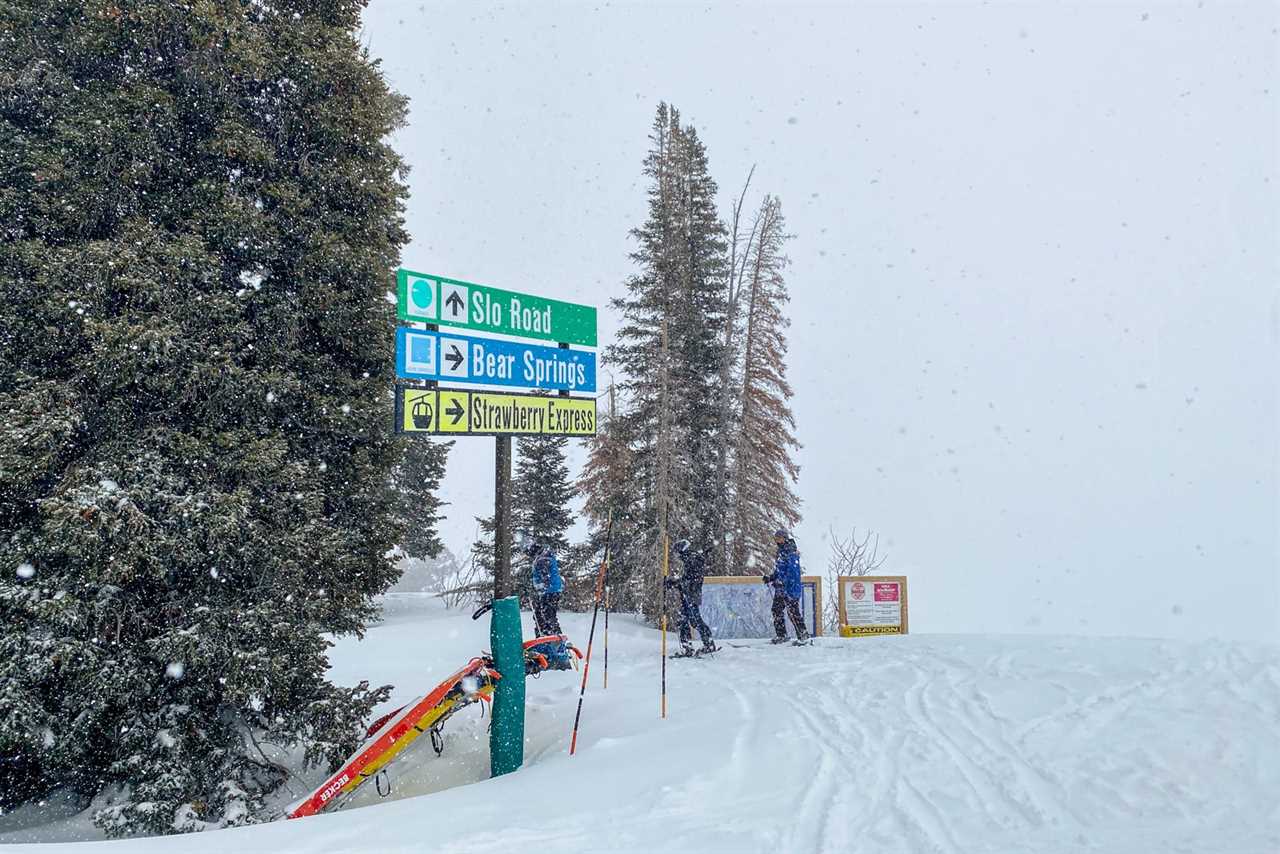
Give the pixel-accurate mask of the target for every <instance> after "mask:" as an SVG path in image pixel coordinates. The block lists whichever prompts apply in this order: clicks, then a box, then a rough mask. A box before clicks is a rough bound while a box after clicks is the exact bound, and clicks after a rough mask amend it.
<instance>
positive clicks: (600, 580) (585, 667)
mask: <svg viewBox="0 0 1280 854" xmlns="http://www.w3.org/2000/svg"><path fill="white" fill-rule="evenodd" d="M612 537H613V511H612V510H610V511H609V524H608V526H607V527H606V528H605V535H604V559H603V560H602V561H600V571H599V573H597V575H596V603H595V607H594V608H593V609H592V611H591V631H590V632H589V633H588V634H587V657H586V659H584V660H583V663H582V687H581V688H580V689H579V690H578V711H577V712H575V713H574V715H573V736H572V737H571V738H570V739H569V755H570V756H572V755H573V754H574V752H575V751H576V750H577V749H578V722H579V721H581V720H582V698H583V697H584V696H585V695H586V693H587V674H588V673H590V672H591V644H592V641H594V640H595V636H596V617H597V616H599V614H600V597H601V595H603V593H604V575H605V573H606V572H607V571H608V566H609V542H610V540H611V539H612Z"/></svg>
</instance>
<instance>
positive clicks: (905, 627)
mask: <svg viewBox="0 0 1280 854" xmlns="http://www.w3.org/2000/svg"><path fill="white" fill-rule="evenodd" d="M850 581H861V582H863V583H865V584H875V583H876V582H881V583H884V582H897V584H898V590H899V593H900V595H901V597H902V602H901V604H900V608H901V611H902V628H901V631H892V632H889V631H886V632H876V631H871V632H858V633H856V634H855V635H854V637H872V636H875V635H897V634H903V635H905V634H907V633H908V631H909V626H910V615H909V610H908V607H907V605H908V600H907V577H906V576H905V575H840V576H837V577H836V584H837V588H836V605H837V610H838V611H839V612H840V625H841V626H847V625H849V617H848V612H847V611H846V610H845V602H844V591H845V584H846V582H850Z"/></svg>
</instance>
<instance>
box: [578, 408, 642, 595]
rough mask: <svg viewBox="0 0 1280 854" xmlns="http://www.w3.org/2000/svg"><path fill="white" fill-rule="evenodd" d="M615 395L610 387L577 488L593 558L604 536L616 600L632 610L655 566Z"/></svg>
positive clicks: (600, 550)
mask: <svg viewBox="0 0 1280 854" xmlns="http://www.w3.org/2000/svg"><path fill="white" fill-rule="evenodd" d="M616 397H617V395H616V394H615V389H613V388H612V387H611V388H610V389H609V406H608V408H607V409H606V410H605V411H604V412H601V413H600V418H599V420H598V427H597V431H596V435H595V436H593V437H592V438H591V439H589V440H587V460H586V463H585V464H584V465H583V467H582V474H581V475H579V477H578V489H579V491H580V492H581V493H582V495H583V514H584V515H585V516H586V517H587V520H588V523H589V527H590V531H591V534H590V537H589V538H588V540H589V543H590V545H591V549H592V553H593V554H594V555H596V556H597V557H596V558H595V559H596V560H597V561H598V559H599V557H603V554H604V548H605V538H606V536H608V537H609V541H610V543H609V577H610V584H611V587H612V589H613V591H614V601H615V602H616V603H617V607H618V608H620V609H627V610H636V609H639V608H640V604H641V602H642V601H643V599H644V594H645V591H646V590H647V588H646V587H645V581H646V578H647V576H648V575H649V574H651V573H652V570H653V549H652V533H646V532H645V530H644V521H645V519H646V518H647V517H646V513H645V508H646V493H645V492H644V491H643V486H642V485H641V484H640V483H638V482H637V480H636V479H635V477H634V476H633V462H634V455H633V453H632V450H631V447H630V445H629V443H628V435H629V434H628V430H627V425H626V423H625V419H624V418H623V416H622V415H621V414H620V413H619V412H618V409H617V402H616ZM610 520H612V525H613V529H612V533H611V534H610V532H609V526H610Z"/></svg>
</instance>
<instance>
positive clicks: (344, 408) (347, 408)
mask: <svg viewBox="0 0 1280 854" xmlns="http://www.w3.org/2000/svg"><path fill="white" fill-rule="evenodd" d="M342 414H343V415H350V414H351V407H350V406H349V405H348V404H345V403H344V404H342Z"/></svg>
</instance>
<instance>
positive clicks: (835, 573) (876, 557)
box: [822, 528, 889, 632]
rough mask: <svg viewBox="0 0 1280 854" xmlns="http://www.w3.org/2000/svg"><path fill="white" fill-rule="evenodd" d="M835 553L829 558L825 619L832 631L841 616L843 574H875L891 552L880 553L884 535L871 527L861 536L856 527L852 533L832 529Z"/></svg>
mask: <svg viewBox="0 0 1280 854" xmlns="http://www.w3.org/2000/svg"><path fill="white" fill-rule="evenodd" d="M829 531H830V542H831V555H830V557H828V558H827V578H826V581H825V584H826V588H827V589H826V594H827V595H826V596H825V597H824V598H825V599H826V600H827V601H826V602H825V603H824V605H823V608H822V619H823V623H825V625H826V627H827V629H828V631H833V632H834V631H835V630H836V628H837V623H839V620H840V608H839V602H840V576H842V575H874V574H875V573H876V572H878V571H879V570H880V567H882V566H884V563H885V561H886V560H888V559H889V556H888V555H882V554H880V535H879V534H875V533H872V532H871V531H867V532H866V534H865V535H864V536H863V538H862V539H861V540H859V539H858V529H857V528H854V529H853V530H852V531H851V532H850V533H849V536H848V537H843V538H842V537H841V536H840V535H839V534H837V533H836V530H835V528H831V529H829Z"/></svg>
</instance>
